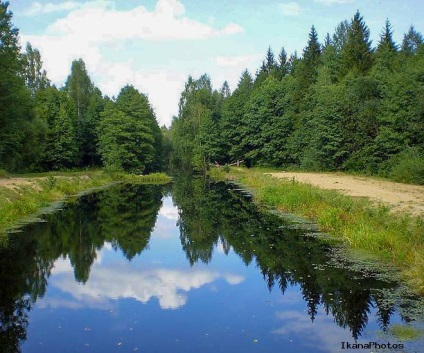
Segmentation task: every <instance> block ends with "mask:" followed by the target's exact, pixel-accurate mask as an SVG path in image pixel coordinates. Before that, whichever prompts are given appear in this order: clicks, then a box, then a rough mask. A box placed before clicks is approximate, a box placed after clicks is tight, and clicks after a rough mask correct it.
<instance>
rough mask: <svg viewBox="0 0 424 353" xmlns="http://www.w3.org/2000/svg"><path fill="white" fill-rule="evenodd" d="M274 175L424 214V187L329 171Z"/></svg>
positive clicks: (274, 175)
mask: <svg viewBox="0 0 424 353" xmlns="http://www.w3.org/2000/svg"><path fill="white" fill-rule="evenodd" d="M269 174H270V175H272V176H273V177H275V178H288V179H293V178H295V180H296V181H299V182H301V183H308V184H312V185H315V186H319V187H321V188H324V189H333V190H340V191H341V192H343V193H345V194H348V195H351V196H362V197H364V196H365V197H369V198H370V199H373V200H376V201H378V202H382V203H385V204H388V205H390V206H391V207H392V210H393V211H406V212H409V213H412V214H414V215H422V216H424V186H419V185H409V184H401V183H395V182H391V181H383V180H377V179H372V178H365V177H357V176H350V175H340V174H336V173H334V174H330V173H292V172H281V173H269Z"/></svg>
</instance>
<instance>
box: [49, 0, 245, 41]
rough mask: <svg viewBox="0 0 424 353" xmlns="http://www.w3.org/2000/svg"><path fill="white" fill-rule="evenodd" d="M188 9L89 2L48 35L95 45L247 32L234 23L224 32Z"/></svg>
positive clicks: (166, 2)
mask: <svg viewBox="0 0 424 353" xmlns="http://www.w3.org/2000/svg"><path fill="white" fill-rule="evenodd" d="M184 13H185V8H184V6H183V4H182V3H181V2H180V1H178V0H158V2H157V4H156V7H155V9H154V10H153V11H151V12H149V11H148V10H147V9H146V8H145V7H143V6H138V7H136V8H134V9H131V10H129V11H117V10H115V9H114V8H113V3H112V2H109V1H108V2H97V1H95V2H89V3H86V4H84V6H82V7H81V8H79V9H76V10H74V11H72V12H70V13H69V14H68V16H66V17H64V18H61V19H59V20H57V21H56V22H54V23H53V24H52V25H50V26H49V27H48V28H47V33H50V34H55V35H59V36H78V37H79V38H81V39H83V40H85V41H90V42H94V43H102V42H113V41H116V40H130V39H145V40H182V39H185V40H186V39H206V38H211V37H216V36H220V35H228V34H236V33H240V32H242V31H243V28H242V27H240V26H239V25H237V24H234V23H230V24H228V25H227V26H226V27H224V28H223V29H218V28H214V27H212V26H210V25H208V24H204V23H201V22H199V21H197V20H194V19H190V18H188V17H185V16H183V15H184Z"/></svg>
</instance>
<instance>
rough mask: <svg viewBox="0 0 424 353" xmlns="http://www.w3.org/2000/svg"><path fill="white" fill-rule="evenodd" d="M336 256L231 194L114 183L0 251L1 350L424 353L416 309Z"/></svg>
mask: <svg viewBox="0 0 424 353" xmlns="http://www.w3.org/2000/svg"><path fill="white" fill-rule="evenodd" d="M339 252H340V251H339V250H338V249H337V248H335V247H332V246H330V245H328V244H327V243H326V242H324V241H323V240H322V239H321V238H320V237H316V236H314V232H313V230H312V227H310V226H308V225H305V224H301V223H300V224H298V223H296V222H294V221H293V220H288V219H282V218H281V217H279V216H277V215H274V214H272V213H264V212H260V211H259V210H258V209H257V207H256V206H255V204H254V203H253V202H252V201H251V199H250V197H249V196H248V195H246V194H245V193H243V192H242V191H241V190H239V189H238V188H237V186H234V185H231V184H225V183H211V182H209V181H205V180H200V179H190V178H182V179H177V180H176V181H175V182H174V183H173V184H172V185H168V186H142V185H117V186H113V187H111V188H109V189H107V190H103V191H99V192H97V193H92V194H88V195H85V196H82V197H80V198H78V199H75V200H71V201H70V202H68V203H66V204H65V205H64V206H63V207H62V209H60V210H57V211H56V212H54V213H52V214H48V215H45V216H44V217H43V222H38V223H34V224H31V225H28V226H26V227H24V228H23V229H22V232H20V233H17V234H12V235H11V236H10V238H9V246H8V248H7V249H3V250H0V266H1V267H0V285H1V288H0V325H1V326H0V352H2V353H8V352H20V351H21V352H23V353H50V352H53V353H56V352H58V353H67V352H69V353H75V352H99V353H108V352H176V353H178V352H181V353H183V352H184V353H190V352H214V353H215V352H243V353H249V352H267V353H273V352H347V351H352V352H354V351H359V352H379V351H381V352H392V351H393V352H424V349H423V347H424V345H423V340H422V338H416V337H415V338H414V339H412V338H411V337H409V336H407V337H405V334H402V332H405V330H406V332H409V331H412V332H413V333H416V332H417V330H422V328H423V325H422V322H423V321H424V320H423V312H422V307H423V306H422V300H420V299H419V298H416V297H414V296H413V295H410V294H408V293H407V292H406V291H405V289H404V288H403V287H402V286H401V285H399V284H398V283H397V282H396V281H395V280H394V279H393V278H392V277H391V275H390V274H389V275H387V273H386V274H384V273H381V271H379V270H378V269H377V270H376V269H375V267H374V268H370V267H367V266H364V265H358V264H355V263H353V262H352V263H351V262H349V261H347V260H345V259H344V258H343V257H341V256H340V255H339ZM355 344H357V346H355ZM367 344H369V345H370V346H369V347H368V348H366V347H367V346H366V345H367ZM361 345H362V346H361ZM389 345H390V347H389ZM354 348H361V349H354ZM362 348H363V349H362Z"/></svg>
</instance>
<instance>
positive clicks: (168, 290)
mask: <svg viewBox="0 0 424 353" xmlns="http://www.w3.org/2000/svg"><path fill="white" fill-rule="evenodd" d="M100 254H101V253H100ZM56 267H57V268H59V271H60V274H58V273H57V271H56ZM96 267H97V268H96ZM53 272H55V274H56V276H55V278H54V279H53V280H52V281H51V283H50V284H51V286H53V287H55V288H57V289H59V290H60V291H61V292H62V294H65V295H68V297H70V298H72V299H73V300H67V301H62V302H58V301H57V300H56V298H54V299H53V302H51V301H49V300H42V301H41V304H40V305H41V307H55V308H57V307H61V306H62V307H68V308H96V309H103V310H109V309H110V308H111V307H112V305H111V303H110V302H111V300H115V299H135V300H136V301H139V302H142V303H147V302H148V301H150V300H151V299H152V298H156V299H157V300H158V302H159V306H160V307H161V308H162V309H178V308H179V307H181V306H183V305H184V304H186V302H187V295H186V293H187V292H189V291H190V290H192V289H196V288H200V287H202V286H204V285H205V284H210V283H212V282H214V281H216V280H218V279H220V278H222V279H224V280H225V281H226V282H227V283H229V284H233V285H236V284H239V283H241V282H243V280H244V278H243V277H242V276H237V275H234V274H230V273H224V274H221V273H218V272H216V271H208V270H197V269H196V270H192V271H186V270H183V269H169V268H161V267H158V268H152V269H142V268H139V267H138V266H131V264H129V263H119V264H116V263H109V264H105V265H102V264H95V265H94V266H93V274H92V276H91V277H90V281H89V282H88V283H87V284H86V285H85V286H81V285H79V284H78V283H76V282H75V280H74V279H73V276H72V265H71V264H70V262H69V261H68V260H58V261H57V262H56V263H55V270H54V271H53ZM111 278H113V281H111V280H110V279H111Z"/></svg>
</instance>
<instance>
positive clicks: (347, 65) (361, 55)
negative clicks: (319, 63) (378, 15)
mask: <svg viewBox="0 0 424 353" xmlns="http://www.w3.org/2000/svg"><path fill="white" fill-rule="evenodd" d="M371 43H372V41H371V40H370V30H369V28H368V26H367V25H366V24H365V22H364V19H363V17H362V16H361V14H360V13H359V11H357V12H356V14H355V16H354V17H353V19H352V21H351V23H350V26H349V29H348V31H347V39H346V43H345V44H344V45H343V47H342V48H341V53H340V54H341V67H340V71H341V72H340V73H341V76H344V75H346V73H347V72H349V71H353V72H354V73H356V74H359V75H363V74H366V73H367V72H368V71H369V70H370V69H371V66H372V48H371Z"/></svg>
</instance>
